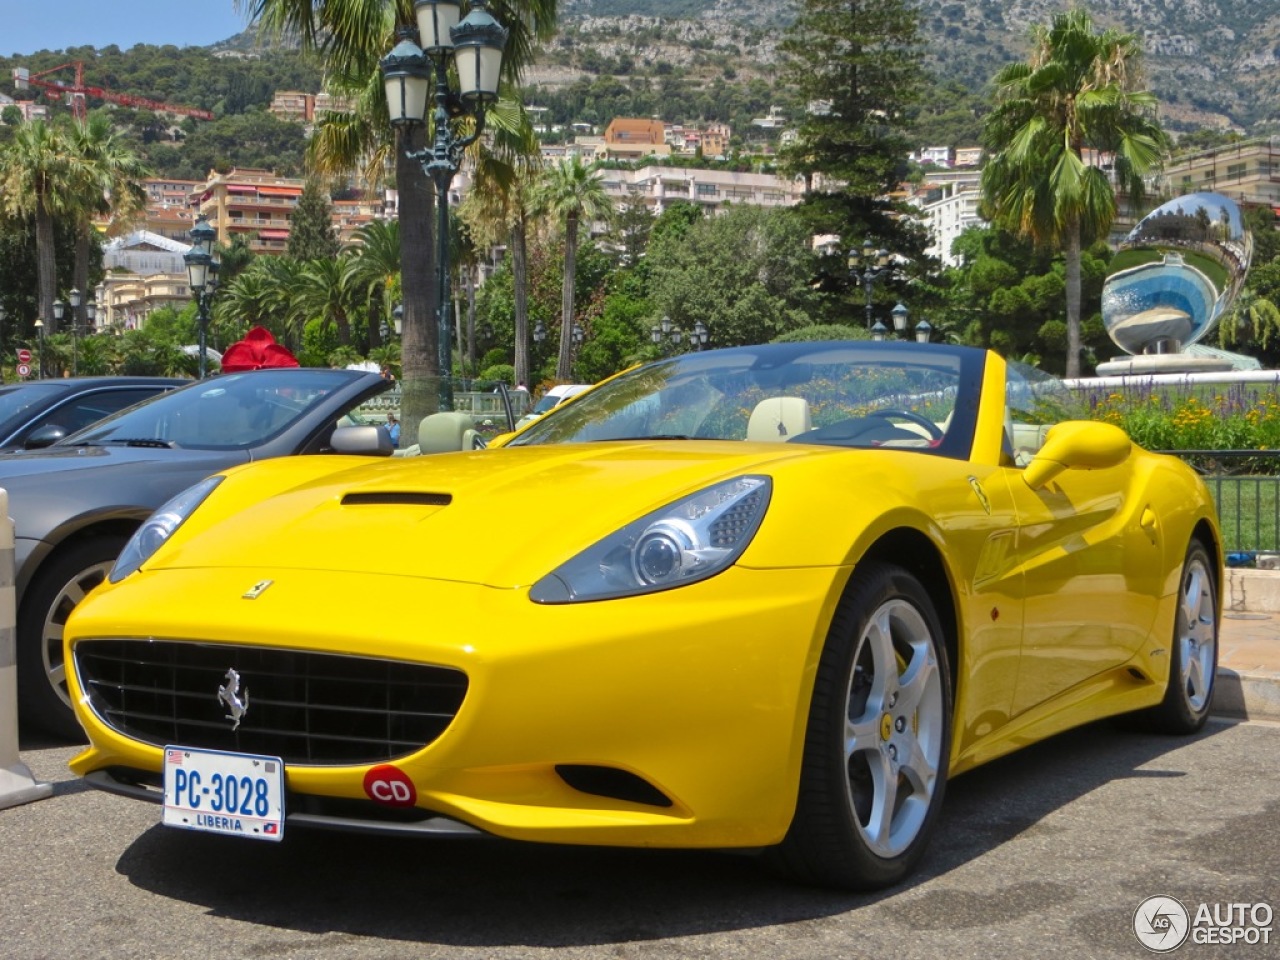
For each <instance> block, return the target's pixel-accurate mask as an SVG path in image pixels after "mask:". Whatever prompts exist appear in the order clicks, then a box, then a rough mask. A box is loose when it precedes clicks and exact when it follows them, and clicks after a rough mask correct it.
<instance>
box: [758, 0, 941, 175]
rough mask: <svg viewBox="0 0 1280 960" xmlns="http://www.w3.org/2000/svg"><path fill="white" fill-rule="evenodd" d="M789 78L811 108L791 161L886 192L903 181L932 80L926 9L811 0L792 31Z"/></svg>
mask: <svg viewBox="0 0 1280 960" xmlns="http://www.w3.org/2000/svg"><path fill="white" fill-rule="evenodd" d="M780 50H781V52H782V54H783V58H784V59H783V66H782V70H781V78H780V79H781V82H782V84H783V86H785V87H786V88H788V89H790V90H791V91H793V92H794V93H795V95H796V96H797V98H798V99H799V101H800V102H801V103H803V104H807V106H808V109H807V110H806V112H805V113H804V115H803V118H802V119H801V120H800V123H799V126H798V129H797V131H796V132H797V138H796V142H795V143H794V145H792V146H789V147H787V148H785V149H784V150H783V151H782V154H781V155H782V161H783V164H784V167H785V168H786V169H787V170H789V171H791V172H793V173H797V174H802V175H804V176H805V177H807V178H812V177H813V176H814V175H815V174H821V175H823V176H824V177H826V178H830V179H831V180H834V181H837V182H839V183H841V184H843V187H842V189H843V190H844V191H845V192H848V193H851V194H854V195H856V196H864V197H876V196H882V195H885V194H888V193H891V192H892V191H893V190H895V189H896V188H897V186H898V183H899V181H900V179H901V175H902V172H903V168H904V158H905V157H906V155H907V153H908V152H909V151H910V148H911V143H910V141H909V140H908V138H907V131H908V130H909V129H910V122H911V110H910V108H911V107H912V105H913V104H914V103H915V102H916V100H917V99H918V97H919V94H920V90H921V88H922V86H923V82H924V73H923V70H922V68H921V57H922V55H923V49H922V47H921V44H920V37H919V13H918V11H917V10H916V7H915V5H914V4H911V3H907V2H905V0H802V3H801V5H800V12H799V14H798V15H797V16H796V19H795V20H794V21H793V22H792V24H791V26H789V27H788V28H787V30H786V33H785V34H784V36H783V40H782V43H781V45H780Z"/></svg>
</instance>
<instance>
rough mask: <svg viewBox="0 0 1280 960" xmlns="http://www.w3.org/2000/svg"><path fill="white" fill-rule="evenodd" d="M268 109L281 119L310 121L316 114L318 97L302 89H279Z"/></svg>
mask: <svg viewBox="0 0 1280 960" xmlns="http://www.w3.org/2000/svg"><path fill="white" fill-rule="evenodd" d="M267 111H268V112H269V113H270V114H271V115H272V116H275V117H278V118H279V119H281V120H293V121H295V122H297V123H310V122H311V121H312V120H313V119H314V118H315V115H316V98H315V96H314V95H313V94H310V93H303V92H302V91H300V90H277V91H276V92H275V95H274V96H273V97H272V98H271V106H269V107H267Z"/></svg>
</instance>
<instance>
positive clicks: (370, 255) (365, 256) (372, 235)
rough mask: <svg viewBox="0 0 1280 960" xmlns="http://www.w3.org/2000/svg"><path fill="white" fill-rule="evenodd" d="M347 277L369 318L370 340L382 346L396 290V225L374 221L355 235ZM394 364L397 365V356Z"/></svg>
mask: <svg viewBox="0 0 1280 960" xmlns="http://www.w3.org/2000/svg"><path fill="white" fill-rule="evenodd" d="M351 252H352V258H351V278H350V282H351V284H352V285H353V288H354V289H355V290H358V291H359V294H360V295H361V296H362V297H363V300H364V303H365V304H366V308H367V310H368V315H369V321H370V322H369V334H370V340H373V339H374V337H375V336H376V338H377V340H376V342H377V343H379V344H381V343H382V325H383V324H387V325H388V326H389V325H390V324H391V323H392V311H393V310H394V309H395V306H396V304H395V298H396V296H397V295H398V293H399V290H400V222H399V221H398V220H375V221H373V222H372V223H367V224H365V225H364V226H363V227H361V228H360V229H359V230H358V231H357V232H356V239H355V243H354V244H353V245H352V248H351ZM396 362H397V364H398V363H399V354H398V353H397V356H396Z"/></svg>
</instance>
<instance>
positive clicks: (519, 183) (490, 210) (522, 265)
mask: <svg viewBox="0 0 1280 960" xmlns="http://www.w3.org/2000/svg"><path fill="white" fill-rule="evenodd" d="M521 129H522V130H526V131H527V132H528V136H529V137H531V138H532V136H533V128H532V125H531V124H528V123H525V124H523V125H522V128H521ZM495 139H496V138H495ZM508 152H509V154H510V156H511V160H510V161H509V162H507V163H506V168H507V169H506V170H501V169H499V168H498V163H499V160H498V158H497V157H494V156H490V155H483V156H482V157H481V168H480V169H479V170H478V171H477V173H478V176H477V180H478V181H479V180H481V179H483V180H484V182H486V183H488V184H490V186H489V187H488V188H487V189H484V190H473V191H471V192H470V193H469V194H468V195H467V198H466V200H464V201H463V205H462V209H461V210H460V211H459V215H460V216H462V217H463V218H464V219H465V220H466V221H467V223H468V224H469V225H470V228H471V232H472V234H473V236H474V237H475V238H476V243H477V245H478V246H480V247H483V248H485V249H487V248H490V247H494V246H497V245H499V244H501V243H503V242H504V241H505V242H506V243H507V246H508V249H509V251H510V253H511V278H512V285H513V287H514V292H515V351H514V356H513V360H514V365H515V381H516V383H525V384H527V383H528V382H529V257H528V240H529V227H530V225H531V221H532V218H533V214H532V212H531V203H532V197H533V189H534V186H535V184H536V183H537V181H538V177H539V174H540V170H541V165H542V158H541V155H540V153H539V151H538V149H537V143H536V141H533V142H532V143H531V144H530V145H527V146H521V145H520V144H519V143H514V144H512V146H511V149H510V150H509V151H508Z"/></svg>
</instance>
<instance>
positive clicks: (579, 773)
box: [556, 763, 672, 807]
mask: <svg viewBox="0 0 1280 960" xmlns="http://www.w3.org/2000/svg"><path fill="white" fill-rule="evenodd" d="M556 773H558V774H559V775H560V779H561V780H563V781H564V782H565V783H567V784H568V785H569V786H571V787H573V789H575V790H577V791H579V792H580V793H589V794H591V795H592V796H596V797H612V798H613V799H615V800H626V801H628V802H630V803H643V804H645V805H646V806H650V807H669V806H671V805H672V803H671V798H670V797H668V796H667V795H666V794H665V793H663V792H662V791H661V790H659V789H658V788H657V787H655V786H654V785H653V784H651V783H650V782H649V781H648V780H645V779H643V778H641V777H637V776H636V775H635V774H634V773H629V772H627V771H626V770H619V769H618V768H617V767H600V766H595V765H593V764H585V763H558V764H556Z"/></svg>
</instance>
